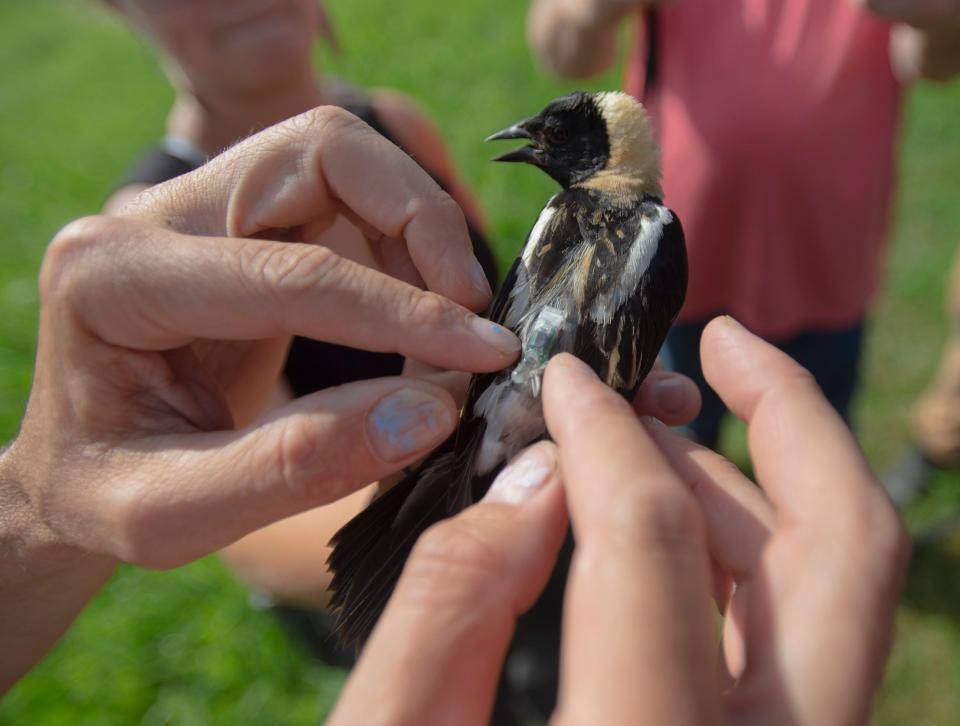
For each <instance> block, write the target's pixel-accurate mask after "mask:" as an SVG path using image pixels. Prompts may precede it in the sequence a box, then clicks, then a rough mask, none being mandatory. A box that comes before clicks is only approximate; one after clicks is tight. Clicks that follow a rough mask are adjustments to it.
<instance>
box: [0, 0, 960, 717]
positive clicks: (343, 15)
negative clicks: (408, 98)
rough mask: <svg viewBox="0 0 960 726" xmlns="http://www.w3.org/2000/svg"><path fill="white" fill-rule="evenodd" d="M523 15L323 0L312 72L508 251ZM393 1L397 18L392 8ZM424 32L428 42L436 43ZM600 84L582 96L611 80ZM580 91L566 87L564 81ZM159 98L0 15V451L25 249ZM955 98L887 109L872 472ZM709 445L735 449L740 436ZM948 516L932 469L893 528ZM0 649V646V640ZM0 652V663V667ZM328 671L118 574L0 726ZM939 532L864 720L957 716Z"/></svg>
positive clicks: (101, 61) (28, 304)
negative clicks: (892, 157) (415, 130)
mask: <svg viewBox="0 0 960 726" xmlns="http://www.w3.org/2000/svg"><path fill="white" fill-rule="evenodd" d="M523 6H524V4H523V3H516V4H505V5H504V6H503V7H498V8H497V9H496V11H494V10H493V9H492V7H491V5H490V3H488V2H487V3H483V2H479V1H477V2H471V3H457V4H456V6H455V7H453V9H452V11H450V12H442V11H440V10H438V9H437V6H436V4H435V3H431V2H428V1H427V0H418V1H416V2H406V3H403V4H402V5H399V6H398V5H397V4H396V3H393V2H388V0H368V1H367V2H363V3H349V2H339V3H333V7H332V8H331V10H332V12H333V15H334V20H335V21H336V25H337V27H338V28H339V30H340V34H341V37H342V40H343V42H344V46H345V49H346V50H345V52H344V53H343V54H342V55H341V56H340V57H338V58H335V59H331V58H329V57H327V56H325V55H324V54H322V53H321V54H320V55H318V62H320V63H321V64H323V65H324V66H325V67H326V68H329V69H330V70H332V71H334V72H336V73H339V74H341V75H343V76H345V77H347V78H350V79H351V80H354V81H356V82H358V83H361V84H364V85H375V86H376V85H379V86H390V87H393V88H398V89H401V90H403V91H406V92H408V93H410V94H411V95H413V96H415V97H416V98H418V99H419V100H420V102H421V103H422V105H423V106H424V107H425V108H426V109H427V110H428V112H429V113H430V114H431V115H432V116H433V117H434V118H435V119H436V120H437V121H438V123H439V125H440V126H441V127H442V128H443V130H444V133H445V134H446V136H447V138H448V140H449V142H450V145H451V148H452V150H453V153H454V156H455V158H456V160H457V162H458V165H459V166H460V168H461V170H462V173H463V175H464V176H465V178H466V179H467V180H468V181H469V183H470V184H471V186H472V187H473V188H474V189H475V190H476V192H477V195H478V196H479V198H480V201H481V202H482V204H483V206H484V208H485V209H486V211H487V213H488V216H489V218H490V221H491V226H492V230H491V231H492V235H493V237H494V239H495V241H496V244H497V249H498V252H499V253H500V256H501V258H504V259H505V258H508V257H510V256H511V255H512V254H513V253H514V251H515V250H516V247H517V244H518V243H519V241H520V240H521V239H522V237H523V235H524V234H525V232H526V228H527V226H528V225H529V223H530V220H531V219H532V215H533V214H534V213H535V210H536V209H537V208H538V207H539V205H540V204H542V202H543V200H544V199H545V198H546V197H547V196H548V194H549V193H550V192H551V188H552V187H551V183H550V182H549V181H548V180H546V179H545V178H544V177H543V176H542V175H539V174H537V173H536V172H535V171H534V170H532V169H531V170H521V169H514V170H511V173H509V174H507V173H504V170H503V169H502V168H496V167H495V166H494V165H491V164H489V163H487V159H488V158H489V155H490V153H491V152H490V149H489V148H486V147H484V145H483V144H481V143H480V140H481V139H483V138H484V137H485V136H486V135H487V134H489V133H490V132H491V131H493V130H496V129H499V128H501V127H503V126H504V125H505V124H506V123H508V122H511V121H514V120H516V119H517V118H520V117H522V116H524V115H527V114H529V113H530V112H531V111H532V110H535V109H537V108H538V107H539V106H541V105H542V103H543V102H545V101H546V100H548V99H550V98H552V97H553V96H556V95H558V94H560V93H562V92H564V91H566V90H569V89H570V88H572V87H573V86H572V85H569V84H562V83H557V82H555V81H553V80H551V79H549V78H547V77H546V76H545V75H544V74H542V73H541V72H539V71H538V70H537V69H536V68H535V67H534V66H533V65H532V64H531V62H530V59H529V55H528V52H527V49H526V46H525V43H524V38H523V31H522V19H523V13H524V7H523ZM401 7H402V11H401V10H400V9H399V8H401ZM437 39H444V40H443V41H440V40H437ZM617 81H618V75H617V74H616V73H611V74H609V75H608V76H607V77H605V78H602V79H599V80H598V81H596V82H595V83H593V84H590V87H615V86H616V85H617ZM579 85H583V84H579ZM170 98H171V94H170V91H169V89H168V88H167V86H166V84H165V82H164V80H163V77H162V75H161V74H160V73H159V71H158V70H157V68H156V67H155V65H154V64H153V62H152V60H151V57H150V53H149V51H148V50H147V49H146V48H145V47H144V46H143V45H142V44H141V43H139V42H137V41H136V40H134V39H133V38H132V37H131V36H130V34H129V33H128V32H127V31H126V30H125V29H124V28H122V27H120V26H118V25H116V24H115V23H114V22H112V21H110V20H109V19H107V18H106V17H105V16H104V15H103V14H102V13H100V12H99V11H98V10H97V8H96V3H84V2H81V1H80V0H41V1H40V2H35V1H33V0H4V1H3V3H0V220H2V223H3V228H4V230H3V233H2V234H0V251H2V259H3V264H2V265H0V306H2V315H0V437H2V438H4V439H6V438H9V437H11V436H13V435H14V434H15V432H16V426H17V422H18V420H19V418H20V415H21V414H22V411H23V407H24V404H25V401H26V396H27V392H28V388H29V384H30V376H31V368H32V362H33V350H34V343H35V327H36V313H37V299H36V292H35V283H34V281H35V278H36V273H37V267H38V264H39V261H40V259H41V257H42V254H43V249H44V246H45V244H46V242H47V241H48V240H49V239H50V238H51V237H52V235H53V234H54V233H55V232H56V230H57V229H58V228H59V227H60V226H61V225H63V224H64V223H65V222H67V221H69V220H70V219H72V218H74V217H77V216H81V215H83V214H89V213H92V212H95V211H96V210H97V209H98V208H99V205H100V204H101V202H102V200H103V199H104V197H105V196H106V194H107V193H108V191H109V189H110V186H111V184H112V182H113V180H115V179H116V177H117V175H118V174H119V173H120V171H121V170H122V168H123V167H124V165H125V164H126V163H127V161H128V160H129V158H130V157H131V155H133V154H134V153H136V151H137V150H138V149H140V148H141V147H142V146H143V145H144V144H146V143H148V142H150V141H151V140H153V139H155V138H156V137H157V136H158V135H159V134H160V133H161V130H162V123H163V117H164V113H165V110H166V108H167V106H168V104H169V102H170ZM958 140H960V86H958V85H954V86H952V87H946V88H943V87H925V88H921V89H918V90H916V91H915V92H913V93H912V94H911V95H910V97H909V100H908V103H907V107H906V113H905V128H904V143H903V151H902V154H901V168H902V176H901V184H900V187H901V194H900V198H899V203H898V205H897V214H896V220H895V224H894V234H893V239H892V249H891V256H890V264H889V268H890V281H889V284H888V286H887V290H886V293H885V295H884V297H883V298H882V300H880V301H879V307H878V311H877V314H876V315H875V317H874V320H873V322H872V325H871V333H870V338H869V344H868V345H869V348H868V354H867V361H866V368H865V384H864V388H863V390H862V393H861V395H860V398H859V402H858V407H857V419H858V424H859V431H860V434H861V439H862V441H863V446H864V448H865V450H866V452H867V454H868V456H869V458H870V460H871V462H873V463H874V465H875V466H877V467H878V468H882V467H883V466H886V465H888V464H889V463H890V462H891V461H892V459H893V458H894V457H895V455H896V453H897V451H898V450H899V449H900V448H901V447H902V446H903V445H904V444H905V443H906V440H907V431H906V414H907V412H908V410H909V407H910V405H911V403H912V401H913V400H914V398H915V396H916V394H917V393H918V392H919V390H920V389H921V388H922V386H923V384H924V382H925V381H926V379H927V377H928V376H929V374H930V372H931V370H932V367H933V365H934V363H935V360H936V356H937V353H938V350H939V347H940V345H941V342H942V337H943V333H944V330H945V324H946V321H945V316H944V312H943V304H942V293H943V287H944V283H945V280H946V274H947V270H948V268H949V264H950V261H951V259H952V255H953V253H954V250H955V249H956V248H957V246H958V242H960V201H958V191H960V144H958ZM727 440H728V441H729V444H730V446H731V448H732V449H733V450H734V451H735V452H739V453H738V455H739V456H740V457H741V458H742V456H743V443H742V431H740V430H739V429H738V428H737V427H732V428H731V430H730V431H729V432H728V437H727ZM957 513H960V476H957V475H943V476H941V477H939V479H938V480H937V482H936V484H935V486H934V488H933V491H932V492H931V493H930V495H929V496H928V497H926V498H925V499H924V500H923V501H922V502H920V503H918V504H917V505H915V506H914V507H913V508H912V509H911V510H910V511H909V512H908V513H907V516H908V521H909V522H910V524H911V527H912V528H914V529H915V530H921V529H924V528H926V527H927V526H929V525H930V524H932V523H934V522H937V521H939V520H940V519H941V518H944V517H948V516H951V515H956V514H957ZM0 653H2V645H0ZM0 657H2V655H0ZM341 683H342V674H340V673H338V672H336V671H331V670H328V669H325V668H322V667H320V666H318V665H317V664H315V663H313V662H311V661H310V659H309V658H308V656H307V655H306V654H305V653H304V652H303V651H302V650H300V649H299V647H298V646H297V645H296V644H295V643H292V642H291V641H289V640H288V639H287V638H286V637H285V635H284V633H283V632H282V631H281V630H280V629H279V627H278V626H277V624H276V623H275V622H274V621H273V620H272V619H271V618H270V617H269V616H267V615H264V614H262V613H260V612H257V611H255V610H253V609H251V608H250V607H249V606H248V604H247V599H246V593H245V591H244V589H243V588H242V587H241V586H239V585H237V584H236V583H235V582H234V581H233V580H232V579H231V578H230V576H229V575H228V574H227V573H226V571H225V570H224V568H223V567H222V566H221V565H220V564H219V563H218V562H217V561H216V560H213V559H208V560H205V561H202V562H199V563H196V564H195V565H192V566H190V567H186V568H183V569H182V570H179V571H177V572H173V573H148V572H143V571H140V570H137V569H134V568H123V569H122V570H121V571H120V572H119V574H118V575H117V576H116V577H115V578H114V580H113V581H112V582H111V584H110V585H109V586H108V587H107V588H106V589H105V590H104V591H103V593H102V594H101V595H100V596H99V597H98V598H97V599H96V601H95V602H94V603H93V604H92V605H91V607H90V608H89V609H88V610H87V611H86V612H85V613H84V614H83V615H82V616H81V618H80V620H79V621H78V623H77V625H76V627H74V628H73V629H72V630H71V632H70V633H69V634H68V635H67V636H66V637H65V638H64V640H63V641H62V642H61V644H60V645H59V646H58V647H57V648H56V649H55V650H54V652H53V653H51V654H50V656H49V657H48V658H47V659H46V660H45V661H44V662H43V663H42V664H41V665H40V666H39V667H38V668H36V669H35V670H34V671H33V673H31V674H30V675H29V676H28V677H26V678H25V679H24V680H23V681H22V682H21V683H20V684H19V685H18V686H17V687H16V688H15V689H13V691H11V693H10V694H8V695H7V697H6V698H5V699H4V700H3V701H2V703H0V724H34V723H43V724H48V723H51V724H57V723H71V724H73V723H82V724H87V723H89V724H98V723H131V722H143V723H148V724H154V723H157V724H159V723H167V722H173V723H186V724H191V723H209V722H217V723H231V724H243V723H263V722H267V723H316V721H317V720H318V718H319V717H321V716H322V715H323V714H324V713H325V712H326V710H327V709H328V708H329V706H330V704H331V703H332V700H333V698H335V694H336V690H337V688H338V687H339V685H340V684H341ZM957 683H960V537H957V536H953V537H947V538H946V539H945V540H944V541H941V542H939V543H935V544H932V545H929V546H925V547H923V548H921V550H920V551H919V552H918V554H917V556H916V558H915V561H914V565H913V568H912V571H911V574H910V578H909V581H908V584H907V589H906V592H905V595H904V598H903V605H902V608H901V611H900V617H899V620H898V629H897V642H896V647H895V650H894V654H893V658H892V660H891V663H890V667H889V669H888V678H887V682H886V685H885V687H884V689H883V691H882V693H881V695H880V698H879V702H878V709H877V713H876V717H875V719H874V723H875V724H878V725H883V726H886V725H892V724H917V725H922V724H948V723H960V717H958V716H957V714H960V689H958V688H957Z"/></svg>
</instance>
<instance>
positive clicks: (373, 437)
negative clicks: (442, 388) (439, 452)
mask: <svg viewBox="0 0 960 726" xmlns="http://www.w3.org/2000/svg"><path fill="white" fill-rule="evenodd" d="M452 430H453V417H452V416H451V415H450V411H449V410H448V409H447V407H446V405H444V402H443V401H441V400H440V399H438V398H435V397H433V396H431V395H430V394H429V393H426V392H425V391H422V390H420V389H418V388H403V389H401V390H399V391H397V392H396V393H391V394H390V395H389V396H387V397H386V398H384V399H382V400H381V401H380V402H379V403H378V404H377V405H376V406H375V407H374V408H373V410H371V411H370V413H369V414H367V435H368V436H369V438H370V443H371V444H372V445H373V448H374V450H375V451H376V452H377V455H378V456H379V457H380V458H381V459H383V460H384V461H399V460H400V459H406V458H409V456H410V455H411V454H414V453H417V452H420V451H424V450H425V449H428V448H430V447H431V446H434V445H436V444H439V443H440V442H441V441H443V440H444V439H445V438H446V437H447V436H448V435H449V434H450V432H451V431H452Z"/></svg>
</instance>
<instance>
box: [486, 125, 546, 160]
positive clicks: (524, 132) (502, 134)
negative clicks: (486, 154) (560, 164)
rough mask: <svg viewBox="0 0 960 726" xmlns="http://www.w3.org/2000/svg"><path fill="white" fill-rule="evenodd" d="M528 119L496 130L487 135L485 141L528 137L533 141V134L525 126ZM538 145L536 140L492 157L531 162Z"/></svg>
mask: <svg viewBox="0 0 960 726" xmlns="http://www.w3.org/2000/svg"><path fill="white" fill-rule="evenodd" d="M527 123H528V121H521V122H520V123H516V124H514V125H513V126H510V127H509V128H505V129H504V130H503V131H498V132H497V133H495V134H492V135H490V136H488V137H487V138H486V139H485V140H486V141H500V140H502V139H530V140H531V141H533V134H531V133H530V130H529V129H528V128H527ZM537 151H539V147H538V146H537V145H536V142H534V143H532V144H529V145H528V146H521V147H520V148H519V149H514V150H513V151H508V152H507V153H506V154H501V155H500V156H497V157H495V158H494V159H493V161H525V162H527V163H528V164H529V163H533V162H534V160H535V156H536V153H537Z"/></svg>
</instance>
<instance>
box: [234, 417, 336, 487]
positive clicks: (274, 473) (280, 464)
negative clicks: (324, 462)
mask: <svg viewBox="0 0 960 726" xmlns="http://www.w3.org/2000/svg"><path fill="white" fill-rule="evenodd" d="M271 425H272V427H273V429H274V430H273V433H272V436H271V437H270V443H269V444H268V445H265V446H262V447H257V448H256V449H255V453H254V462H253V471H254V472H256V474H255V479H256V480H257V481H259V482H261V486H263V487H264V488H265V489H269V490H271V491H278V492H284V493H285V494H287V495H289V496H291V497H293V498H294V499H297V500H300V499H312V498H313V497H314V496H315V495H316V488H315V487H313V486H311V482H312V481H313V480H314V478H315V477H312V476H308V475H307V474H308V473H309V472H311V471H312V470H313V469H314V468H315V466H314V465H315V464H316V462H317V460H318V459H319V457H320V439H319V437H318V436H317V434H316V431H314V429H313V427H312V426H311V425H310V422H309V421H308V420H307V417H306V415H299V416H292V417H286V418H283V419H280V420H278V421H276V422H274V423H273V424H271ZM320 478H323V477H320ZM325 483H329V482H325Z"/></svg>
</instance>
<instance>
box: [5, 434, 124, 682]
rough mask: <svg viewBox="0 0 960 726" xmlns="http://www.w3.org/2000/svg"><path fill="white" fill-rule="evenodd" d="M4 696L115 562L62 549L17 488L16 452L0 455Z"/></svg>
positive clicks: (101, 582)
mask: <svg viewBox="0 0 960 726" xmlns="http://www.w3.org/2000/svg"><path fill="white" fill-rule="evenodd" d="M0 551H2V553H3V554H2V557H0V643H2V644H3V658H2V659H0V693H2V692H5V691H6V690H8V689H9V688H10V687H11V686H12V685H13V684H14V683H16V681H17V680H18V679H19V678H20V677H21V676H23V675H24V674H25V673H26V672H27V671H29V670H30V668H32V667H33V665H35V664H36V663H37V662H38V661H39V660H40V659H41V658H42V657H43V655H44V654H45V653H46V652H47V651H48V650H50V648H51V647H53V645H54V643H56V642H57V640H58V639H59V638H60V636H61V635H62V634H63V633H64V631H66V629H67V628H68V627H69V626H70V624H71V623H72V622H73V620H74V619H75V618H76V616H77V614H78V613H79V612H80V611H81V610H82V609H83V608H84V606H85V605H86V604H87V602H88V601H89V600H90V598H91V597H93V595H94V594H95V593H96V592H97V590H99V589H100V587H101V586H102V585H103V583H104V582H106V580H107V579H108V578H109V577H110V574H111V573H112V572H113V569H114V567H115V561H114V560H112V559H111V558H109V557H105V556H101V555H94V554H91V553H87V552H84V551H82V550H80V549H77V548H75V547H71V546H69V545H66V544H64V543H63V542H61V541H60V540H58V538H57V537H56V535H54V533H53V532H51V531H50V530H49V528H48V527H46V526H45V525H44V524H43V522H42V521H41V520H40V518H39V517H38V516H37V515H36V513H35V510H34V508H33V505H32V503H31V502H30V499H29V497H28V496H27V495H26V493H25V492H24V491H23V489H22V488H21V487H20V486H19V466H18V462H17V454H16V450H15V449H14V450H10V449H8V450H7V451H4V452H3V454H2V455H0Z"/></svg>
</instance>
